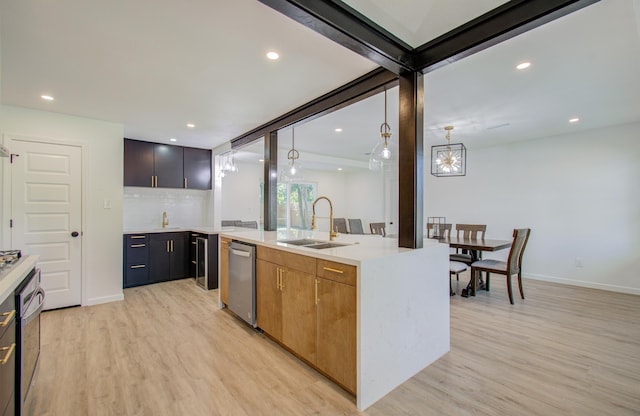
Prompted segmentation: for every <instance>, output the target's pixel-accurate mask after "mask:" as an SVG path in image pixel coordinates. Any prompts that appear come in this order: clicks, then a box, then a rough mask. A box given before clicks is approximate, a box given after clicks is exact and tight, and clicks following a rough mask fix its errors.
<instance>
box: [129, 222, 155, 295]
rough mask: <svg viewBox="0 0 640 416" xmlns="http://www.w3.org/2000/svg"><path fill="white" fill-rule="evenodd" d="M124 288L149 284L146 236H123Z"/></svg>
mask: <svg viewBox="0 0 640 416" xmlns="http://www.w3.org/2000/svg"><path fill="white" fill-rule="evenodd" d="M123 254H124V262H123V265H124V270H123V277H124V285H123V286H124V287H133V286H140V285H146V284H148V283H151V278H150V277H149V237H148V235H147V234H125V236H124V253H123Z"/></svg>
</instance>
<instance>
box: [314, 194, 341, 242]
mask: <svg viewBox="0 0 640 416" xmlns="http://www.w3.org/2000/svg"><path fill="white" fill-rule="evenodd" d="M321 199H326V200H327V202H328V203H329V241H333V239H334V238H336V237H337V236H338V233H337V232H335V231H334V230H333V204H332V203H331V200H330V199H329V198H327V197H326V196H319V197H318V198H316V200H315V201H313V206H312V210H313V215H312V216H311V229H312V230H315V229H316V203H318V201H320V200H321Z"/></svg>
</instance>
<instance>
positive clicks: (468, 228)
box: [449, 224, 487, 266]
mask: <svg viewBox="0 0 640 416" xmlns="http://www.w3.org/2000/svg"><path fill="white" fill-rule="evenodd" d="M486 231H487V225H486V224H456V237H458V238H464V239H470V240H477V239H478V238H479V239H480V240H484V234H485V232H486ZM481 258H482V252H478V253H472V252H469V251H467V250H462V252H459V250H456V252H455V253H453V254H451V255H450V256H449V260H451V261H460V262H462V263H465V264H466V265H467V266H471V263H473V262H474V261H476V260H480V259H481Z"/></svg>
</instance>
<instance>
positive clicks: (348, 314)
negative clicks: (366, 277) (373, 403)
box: [316, 260, 357, 394]
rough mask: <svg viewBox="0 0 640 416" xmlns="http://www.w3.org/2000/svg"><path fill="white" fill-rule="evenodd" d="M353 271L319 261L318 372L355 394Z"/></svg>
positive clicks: (347, 266) (354, 285) (347, 267)
mask: <svg viewBox="0 0 640 416" xmlns="http://www.w3.org/2000/svg"><path fill="white" fill-rule="evenodd" d="M356 278H357V275H356V268H355V267H354V266H350V265H347V264H341V263H336V262H329V261H326V260H318V352H317V357H318V358H317V362H316V365H317V366H318V368H319V369H320V370H321V371H322V372H324V373H326V374H327V375H329V376H330V377H331V378H333V379H334V380H335V381H337V382H338V383H339V384H340V385H342V386H343V387H345V388H346V389H347V390H348V391H350V392H351V393H353V394H355V393H356V370H357V369H356V362H357V360H356V301H357V294H356V284H355V282H356Z"/></svg>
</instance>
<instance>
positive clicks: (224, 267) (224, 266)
mask: <svg viewBox="0 0 640 416" xmlns="http://www.w3.org/2000/svg"><path fill="white" fill-rule="evenodd" d="M230 242H231V239H230V238H225V237H221V238H220V301H221V302H222V303H224V304H225V305H228V304H229V243H230Z"/></svg>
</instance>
